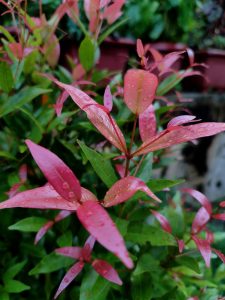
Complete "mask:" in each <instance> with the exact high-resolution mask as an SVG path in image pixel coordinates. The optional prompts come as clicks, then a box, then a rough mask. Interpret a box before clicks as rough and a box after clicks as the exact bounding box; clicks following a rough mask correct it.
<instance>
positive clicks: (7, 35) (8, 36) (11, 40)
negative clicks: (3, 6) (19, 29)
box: [0, 26, 16, 43]
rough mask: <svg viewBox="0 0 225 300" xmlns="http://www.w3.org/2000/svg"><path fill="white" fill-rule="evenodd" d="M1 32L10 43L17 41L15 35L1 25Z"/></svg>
mask: <svg viewBox="0 0 225 300" xmlns="http://www.w3.org/2000/svg"><path fill="white" fill-rule="evenodd" d="M0 33H2V34H4V36H5V37H6V38H7V39H8V41H9V42H10V43H15V42H16V40H15V39H14V37H13V36H12V35H11V34H10V33H9V31H8V30H7V29H6V28H5V27H3V26H0Z"/></svg>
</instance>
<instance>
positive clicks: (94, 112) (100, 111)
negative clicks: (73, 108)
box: [47, 76, 127, 152]
mask: <svg viewBox="0 0 225 300" xmlns="http://www.w3.org/2000/svg"><path fill="white" fill-rule="evenodd" d="M47 77H48V78H49V79H51V80H53V81H54V82H55V83H56V84H57V85H58V86H60V87H61V88H63V89H65V90H66V91H67V92H68V94H69V95H70V96H71V98H72V99H73V101H74V102H75V103H76V104H77V105H78V106H79V107H80V108H81V109H82V110H84V111H85V112H86V113H87V117H88V118H89V120H90V121H91V123H92V124H93V125H94V126H95V127H96V128H97V129H98V130H99V131H100V132H101V134H103V135H104V137H105V138H106V139H108V140H109V141H110V142H111V143H112V144H113V145H114V146H115V147H116V148H118V149H120V150H121V151H123V152H126V151H127V148H126V142H125V139H124V136H123V134H122V132H121V130H120V129H119V127H118V125H117V124H116V122H115V121H114V119H113V118H112V117H111V116H110V114H109V111H107V109H106V108H105V107H104V106H103V105H100V104H98V103H97V102H95V101H94V100H93V99H92V98H90V97H89V96H88V95H87V94H85V93H84V92H82V91H81V90H79V89H77V88H75V87H74V86H72V85H69V84H64V83H61V82H59V81H58V80H56V79H54V78H53V77H49V76H47Z"/></svg>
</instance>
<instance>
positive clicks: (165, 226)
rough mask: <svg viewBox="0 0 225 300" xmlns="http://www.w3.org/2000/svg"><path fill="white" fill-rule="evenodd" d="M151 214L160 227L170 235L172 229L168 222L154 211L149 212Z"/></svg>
mask: <svg viewBox="0 0 225 300" xmlns="http://www.w3.org/2000/svg"><path fill="white" fill-rule="evenodd" d="M151 212H152V214H153V215H154V216H155V218H156V219H157V220H158V221H159V223H160V225H161V226H162V228H163V229H164V230H165V231H166V232H169V233H172V228H171V226H170V223H169V221H168V220H167V219H166V218H165V217H164V216H163V215H162V214H160V213H159V212H157V211H155V210H151Z"/></svg>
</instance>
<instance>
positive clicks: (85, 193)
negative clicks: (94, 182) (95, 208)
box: [80, 187, 98, 203]
mask: <svg viewBox="0 0 225 300" xmlns="http://www.w3.org/2000/svg"><path fill="white" fill-rule="evenodd" d="M86 201H95V202H98V199H97V198H96V197H95V195H94V194H93V193H92V192H90V191H89V190H87V189H85V188H83V187H82V188H81V199H80V202H81V203H83V202H86Z"/></svg>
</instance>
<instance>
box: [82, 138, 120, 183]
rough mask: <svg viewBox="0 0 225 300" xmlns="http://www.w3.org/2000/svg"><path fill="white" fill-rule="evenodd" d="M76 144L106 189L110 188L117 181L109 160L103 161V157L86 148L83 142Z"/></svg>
mask: <svg viewBox="0 0 225 300" xmlns="http://www.w3.org/2000/svg"><path fill="white" fill-rule="evenodd" d="M78 144H79V146H80V147H81V149H82V151H83V152H84V154H85V156H86V157H87V159H88V160H89V161H90V163H91V165H92V167H93V169H94V170H95V172H96V174H97V175H98V176H99V177H100V178H101V180H102V181H103V182H104V183H105V184H106V186H107V187H111V186H112V185H113V184H114V183H115V182H116V181H117V177H116V174H115V171H114V169H113V167H112V165H111V162H110V160H108V159H105V158H104V157H103V155H101V154H100V153H98V152H97V151H95V150H92V149H91V148H89V147H87V146H86V145H85V144H84V143H83V142H81V141H78Z"/></svg>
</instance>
